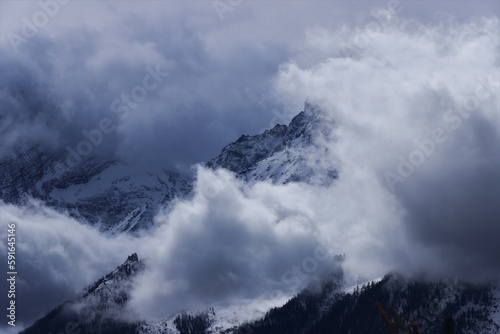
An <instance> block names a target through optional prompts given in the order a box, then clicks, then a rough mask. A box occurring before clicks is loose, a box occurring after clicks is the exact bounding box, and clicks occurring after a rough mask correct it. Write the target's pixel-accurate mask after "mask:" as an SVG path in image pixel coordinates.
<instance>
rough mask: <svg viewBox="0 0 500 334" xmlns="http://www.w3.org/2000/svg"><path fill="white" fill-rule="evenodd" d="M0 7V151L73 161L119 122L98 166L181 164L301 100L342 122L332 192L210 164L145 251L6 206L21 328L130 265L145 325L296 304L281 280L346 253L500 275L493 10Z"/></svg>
mask: <svg viewBox="0 0 500 334" xmlns="http://www.w3.org/2000/svg"><path fill="white" fill-rule="evenodd" d="M51 3H52V4H54V2H51ZM224 3H225V2H223V4H224ZM217 4H219V5H220V3H217ZM233 4H237V3H236V2H233ZM0 6H1V7H0V9H1V11H0V15H1V16H0V24H1V26H0V36H1V44H0V52H1V58H0V85H1V86H0V108H1V109H0V134H1V136H2V140H1V142H0V155H5V154H8V152H9V149H10V147H11V146H12V144H13V143H26V144H29V145H32V144H39V143H42V144H43V145H45V146H46V147H47V148H48V149H51V150H64V148H65V147H66V146H67V145H70V146H74V145H76V143H78V141H80V140H82V139H83V138H84V137H83V135H82V130H91V129H93V128H96V127H98V126H99V124H100V122H101V121H102V120H103V119H104V118H109V119H110V120H111V121H112V123H113V125H115V126H116V130H115V131H112V132H111V133H109V134H106V135H105V138H104V141H103V144H102V145H100V146H99V147H97V148H96V150H95V154H101V155H103V156H104V155H110V154H117V155H119V156H120V157H121V158H123V159H124V160H127V161H129V162H134V163H139V164H142V165H160V166H168V167H170V168H172V169H179V170H185V169H187V168H188V167H189V166H191V165H192V164H193V163H195V162H200V161H206V160H208V159H210V158H212V157H214V156H216V155H217V154H218V153H219V152H220V150H221V149H222V147H223V146H224V145H226V144H228V143H229V142H231V141H232V140H235V139H236V138H238V137H239V136H240V135H242V134H255V133H258V132H260V131H263V130H264V129H266V128H269V127H271V126H273V125H274V124H276V123H288V121H289V120H290V119H291V118H292V117H293V116H294V115H295V114H297V113H298V112H299V111H301V110H302V108H303V105H304V101H305V100H310V101H313V102H314V103H316V104H318V105H319V106H320V107H321V108H322V109H323V110H324V111H325V112H326V114H327V115H328V117H330V118H331V119H332V120H334V121H335V122H336V124H337V125H338V127H337V128H336V134H335V136H336V141H335V142H332V143H323V145H326V146H327V147H328V148H330V152H331V153H332V156H331V159H332V161H335V162H337V163H338V165H337V166H336V167H337V168H338V170H339V175H340V177H339V180H338V181H337V182H335V183H334V184H333V185H332V186H331V187H330V188H321V187H319V188H318V187H315V186H307V185H286V186H272V185H270V184H267V183H262V184H257V185H256V186H255V187H250V188H249V187H247V186H246V185H243V184H241V183H240V182H239V181H237V180H235V179H234V178H233V177H232V176H231V175H229V174H226V173H223V172H218V173H215V174H214V173H212V172H210V171H206V170H204V169H199V170H198V180H197V185H196V188H195V194H196V197H195V198H194V199H193V200H192V201H186V202H181V203H179V204H178V205H177V206H176V207H175V208H174V209H173V210H172V212H171V213H170V214H168V215H162V216H159V217H158V220H159V221H160V222H163V224H162V225H161V227H160V229H159V230H158V233H157V234H156V235H155V236H151V237H144V238H141V239H137V240H132V241H130V240H127V241H125V240H124V238H121V237H120V238H117V239H113V240H108V239H107V238H105V237H103V236H102V235H99V234H98V232H96V231H95V230H92V229H90V228H87V227H83V226H81V225H80V224H79V223H77V222H75V221H74V220H73V219H71V218H68V217H66V216H64V215H60V214H56V213H54V212H52V211H50V210H48V209H46V208H44V207H43V206H38V205H37V206H35V208H32V209H31V210H23V208H16V207H12V206H6V205H3V204H2V205H1V206H0V221H1V223H2V224H4V223H6V222H8V221H15V222H17V223H18V226H19V231H20V233H22V237H23V238H24V241H19V242H20V243H21V242H22V243H23V245H24V246H23V247H21V248H20V250H19V252H20V257H21V258H24V259H25V260H24V261H25V262H21V266H22V267H21V269H22V270H23V271H24V274H23V276H22V282H21V283H20V286H22V287H24V289H25V290H24V291H25V294H24V296H21V297H20V298H21V300H24V307H25V311H24V312H25V313H24V314H23V315H22V320H23V321H25V322H29V321H31V320H32V319H33V318H34V317H36V316H39V315H41V314H44V313H45V312H47V311H48V310H49V309H50V308H51V307H53V306H55V305H57V304H59V303H60V302H61V301H64V300H65V299H68V298H71V297H72V296H73V294H74V293H76V292H77V291H80V290H81V289H82V288H83V287H84V286H85V285H87V284H89V283H90V282H92V281H94V280H95V279H96V278H98V277H100V276H102V275H103V274H105V273H107V272H108V271H109V270H111V269H113V268H114V267H116V266H117V265H118V264H119V263H121V262H123V260H125V256H126V255H128V254H131V253H133V252H138V253H139V256H140V257H148V258H149V260H150V263H151V266H150V269H149V270H148V272H147V274H146V275H144V276H143V277H142V278H141V280H140V281H139V283H138V284H137V288H136V289H135V290H134V291H133V293H132V300H131V311H132V312H134V313H138V314H139V315H140V316H141V317H148V316H153V317H158V316H165V315H166V314H168V313H169V312H175V311H178V309H179V308H189V307H194V306H195V307H204V306H206V305H211V304H212V303H216V302H224V301H225V302H234V301H235V300H236V301H238V300H243V299H249V298H250V299H252V298H257V297H262V296H266V295H269V294H272V293H273V292H276V291H279V292H283V293H293V292H295V291H296V290H297V289H298V288H299V286H298V285H297V286H295V285H292V286H290V284H285V283H284V282H283V281H282V280H281V277H282V274H283V273H285V272H287V270H288V269H290V268H291V267H292V266H293V265H295V264H301V263H302V261H303V260H304V259H305V258H307V257H310V256H311V254H314V250H315V247H317V245H318V243H321V244H324V245H328V247H331V250H332V252H338V253H346V254H347V255H348V257H347V260H346V263H345V264H344V269H345V270H346V272H347V273H349V274H350V275H351V276H353V277H354V276H356V275H358V276H362V277H365V278H366V277H372V278H373V277H375V276H377V275H380V274H381V273H385V272H386V271H388V270H396V271H399V272H402V273H408V274H413V273H420V272H427V273H429V274H430V275H433V276H437V277H460V278H463V279H468V280H472V281H479V280H484V279H491V278H494V277H498V276H499V275H500V263H499V262H498V257H497V254H499V253H500V248H499V247H500V246H499V245H500V243H498V239H499V238H500V223H499V221H498V217H499V216H500V212H499V210H500V209H499V208H500V205H498V199H499V198H500V181H499V180H500V175H499V171H500V157H499V155H498V152H499V151H500V146H499V144H500V116H499V115H500V113H499V95H500V94H499V89H500V88H499V65H500V61H499V37H498V36H499V21H498V15H499V10H500V5H499V4H498V2H496V1H403V0H402V1H400V2H391V1H370V2H361V1H293V2H284V1H242V2H241V3H239V4H237V5H235V6H234V7H230V8H229V7H227V6H226V7H224V6H223V5H220V6H222V7H217V9H216V8H215V7H214V2H212V1H189V2H180V1H152V2H147V1H140V2H139V1H138V2H134V1H120V2H119V1H113V2H97V1H95V2H94V1H69V2H68V3H66V4H59V5H58V8H56V7H54V5H52V6H53V7H51V8H52V9H48V10H49V11H50V10H53V11H54V13H55V12H57V13H56V14H54V15H53V16H54V17H53V18H52V17H51V18H50V19H48V20H47V22H46V24H45V21H44V15H43V12H42V11H43V9H42V8H41V6H40V5H39V4H38V3H37V2H31V1H28V2H22V1H2V2H0ZM228 8H229V9H228ZM391 10H392V14H388V13H389V12H388V11H391ZM40 13H42V14H40ZM46 17H47V18H48V17H49V16H48V15H47V16H46ZM24 18H26V19H24ZM36 20H40V21H36ZM33 22H35V23H36V22H39V25H40V28H37V29H36V31H32V30H30V28H29V26H30V25H31V24H34V23H33ZM31 35H33V36H31ZM152 72H155V73H156V74H154V75H152V74H151V73H152ZM147 75H149V79H147V80H146V81H145V76H147ZM155 78H156V79H155ZM154 80H156V81H154ZM146 86H147V87H151V88H150V89H149V88H148V90H146V89H145V88H142V90H141V88H140V87H146ZM153 86H155V87H154V88H152V87H153ZM137 87H139V88H137ZM141 91H143V92H146V94H147V96H144V98H142V96H141V95H140V92H141ZM134 92H135V94H139V95H136V97H138V98H137V99H136V100H128V101H126V100H121V99H122V94H131V95H132V96H133V95H134ZM115 100H117V101H118V102H116V103H115V102H114V101H115ZM139 100H140V101H139ZM119 108H121V109H119ZM310 158H311V159H314V158H316V156H314V155H313V156H311V157H310ZM322 158H324V157H322ZM207 187H208V188H214V187H215V189H216V190H217V191H216V192H215V195H214V196H213V195H210V196H207V195H206V194H204V189H207ZM227 208H232V210H228V209H227ZM186 217H187V218H186ZM68 226H70V228H68ZM2 233H5V231H4V230H2V231H0V236H2V240H1V241H0V242H2V244H0V245H1V246H2V248H1V249H0V250H1V252H0V253H1V254H3V253H4V251H5V248H4V247H3V246H5V245H4V244H3V242H4V240H5V238H4V234H2ZM89 245H90V246H89ZM89 249H91V250H93V251H90V250H89ZM96 254H98V255H96ZM200 254H205V255H204V257H200ZM122 258H123V259H122ZM26 259H29V260H26ZM44 268H48V269H46V270H45V269H44ZM20 277H21V276H20ZM200 278H203V279H200ZM307 282H308V281H307V280H305V281H301V285H300V286H302V285H303V284H306V283H307ZM221 284H224V286H225V289H217V287H218V286H220V285H221ZM151 287H154V289H152V288H151ZM30 296H37V297H36V298H35V301H33V299H32V298H30ZM28 300H29V302H28ZM28 305H29V306H28ZM160 306H162V307H163V308H162V307H160Z"/></svg>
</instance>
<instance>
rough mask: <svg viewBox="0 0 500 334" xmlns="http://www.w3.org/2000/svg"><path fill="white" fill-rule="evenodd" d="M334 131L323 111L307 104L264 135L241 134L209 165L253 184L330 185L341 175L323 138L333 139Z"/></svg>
mask: <svg viewBox="0 0 500 334" xmlns="http://www.w3.org/2000/svg"><path fill="white" fill-rule="evenodd" d="M333 130H334V124H333V123H332V122H331V121H329V120H328V119H327V118H326V117H325V115H324V114H323V112H322V111H321V110H319V109H318V108H315V107H314V106H312V105H311V104H309V103H306V104H305V106H304V110H303V111H301V112H300V113H299V114H298V115H297V116H295V117H294V118H293V119H292V121H291V122H290V124H289V125H288V126H286V125H280V124H278V125H276V126H275V127H274V128H272V129H270V130H266V131H265V132H264V133H262V134H258V135H254V136H246V135H244V136H241V137H240V138H239V139H238V140H236V141H235V142H234V143H231V144H229V145H227V146H226V147H224V149H223V150H222V152H221V154H220V155H218V156H217V157H216V158H214V159H212V160H210V161H209V162H208V163H207V166H208V167H211V168H225V169H228V170H230V171H232V172H234V173H236V174H237V175H239V176H240V177H241V178H242V179H244V180H245V181H247V182H250V183H253V182H256V181H265V180H270V181H272V182H273V183H280V184H284V183H288V182H307V183H312V184H321V185H329V184H331V182H332V181H333V180H334V179H336V178H337V176H338V175H337V171H336V169H335V166H333V165H332V161H331V160H330V159H328V158H327V157H328V149H327V148H326V147H325V146H323V145H322V142H321V141H322V140H327V141H331V140H332V133H333Z"/></svg>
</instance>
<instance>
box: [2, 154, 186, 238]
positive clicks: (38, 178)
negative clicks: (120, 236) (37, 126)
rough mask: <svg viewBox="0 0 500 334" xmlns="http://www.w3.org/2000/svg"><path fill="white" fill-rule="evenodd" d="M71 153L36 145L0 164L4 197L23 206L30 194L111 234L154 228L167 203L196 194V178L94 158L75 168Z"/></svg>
mask: <svg viewBox="0 0 500 334" xmlns="http://www.w3.org/2000/svg"><path fill="white" fill-rule="evenodd" d="M64 159H65V155H64V154H61V155H49V154H47V153H46V152H44V151H42V150H41V149H39V148H37V147H35V148H31V149H28V150H26V151H22V152H20V154H19V155H18V156H17V157H16V158H10V159H6V160H4V161H1V162H0V178H1V179H2V184H1V185H0V199H2V200H4V201H5V202H7V203H14V204H21V203H23V201H24V200H25V198H26V197H27V196H31V197H34V198H36V199H40V200H42V201H44V202H45V203H46V204H47V205H49V206H51V207H53V208H55V209H57V210H66V211H68V212H69V213H70V214H71V215H72V216H73V217H75V218H77V219H80V220H82V221H86V222H88V223H90V224H92V225H96V226H97V227H99V228H100V229H101V230H102V231H107V232H108V233H109V234H117V233H121V232H129V231H137V230H139V229H143V228H147V227H149V226H151V225H152V223H153V217H154V215H155V214H156V212H157V210H158V208H159V207H160V206H161V205H166V204H168V203H169V202H170V201H171V200H173V199H174V198H175V197H177V196H185V195H187V194H189V193H190V191H191V187H192V179H191V178H189V177H186V176H183V175H180V174H178V173H175V172H171V171H167V170H162V169H157V170H152V171H147V170H146V171H144V170H136V169H135V168H133V167H131V166H128V165H127V164H125V163H123V162H121V161H119V160H117V159H110V160H100V159H97V158H95V157H94V158H89V159H86V160H84V161H82V162H81V163H80V164H78V165H77V166H75V167H69V166H68V165H67V164H66V163H65V161H64Z"/></svg>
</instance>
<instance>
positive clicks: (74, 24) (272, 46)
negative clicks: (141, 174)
mask: <svg viewBox="0 0 500 334" xmlns="http://www.w3.org/2000/svg"><path fill="white" fill-rule="evenodd" d="M48 3H50V5H46V6H45V9H44V8H43V7H44V6H41V5H40V4H39V3H38V2H35V1H2V2H1V4H0V6H1V7H0V9H1V10H0V15H1V16H0V19H1V20H0V37H1V52H2V58H1V60H0V61H1V62H2V64H1V70H2V76H1V79H0V80H2V85H3V86H4V87H6V86H7V87H9V88H8V89H9V92H6V93H5V94H3V95H2V96H1V97H0V98H1V99H2V106H6V107H7V106H9V107H10V108H9V110H8V111H6V110H5V109H4V110H2V115H3V117H5V114H6V113H7V114H8V115H9V116H8V117H5V119H6V120H4V121H3V124H2V130H3V137H4V138H5V139H4V140H2V143H1V147H0V154H1V153H2V152H4V153H5V151H8V147H9V145H10V144H11V143H12V142H17V143H20V142H30V140H31V142H40V141H41V139H40V138H44V140H43V141H44V142H45V143H48V144H51V145H52V147H53V146H56V147H65V146H66V145H68V144H69V145H72V146H75V145H76V143H77V142H79V141H80V140H82V139H84V137H83V135H82V134H81V131H82V130H89V131H90V130H91V129H94V128H96V127H98V125H99V121H100V120H101V119H103V118H108V117H109V118H111V119H113V122H114V124H116V125H117V127H118V128H117V130H116V131H114V132H112V133H111V134H109V135H107V136H106V138H105V140H104V142H103V144H102V145H101V146H100V147H99V148H98V149H96V150H94V153H95V154H99V153H103V152H106V154H107V153H109V150H112V151H113V152H115V153H118V154H120V156H121V157H122V158H124V159H127V160H131V161H134V162H136V163H137V162H142V163H144V164H145V165H150V164H151V163H152V162H155V163H158V164H160V165H162V166H168V167H171V168H185V167H186V166H189V165H190V164H192V163H194V162H200V161H206V160H207V159H210V158H212V157H214V156H216V155H217V154H218V153H219V152H220V150H221V148H222V147H223V146H224V145H226V144H227V143H229V142H230V141H232V140H235V139H236V138H238V137H239V136H240V135H241V134H255V133H257V132H260V131H262V130H263V129H265V128H269V127H270V126H272V125H274V124H276V123H287V122H288V121H289V120H290V119H291V117H293V116H294V115H295V114H297V113H298V112H299V111H300V110H301V108H302V106H303V101H302V102H300V103H295V104H290V103H289V101H283V99H282V98H281V97H280V96H277V95H276V94H274V90H273V86H272V85H273V84H272V83H273V80H274V78H275V76H276V75H277V73H278V71H279V68H280V65H282V64H284V63H286V62H290V61H293V62H295V63H297V64H298V65H304V66H310V65H313V64H314V63H317V62H320V61H323V60H324V59H325V56H326V55H324V54H318V52H317V51H318V50H316V52H310V51H311V50H310V49H308V46H309V45H308V43H310V36H311V35H314V34H315V31H317V30H318V29H340V28H341V27H343V26H344V25H351V26H353V27H356V26H357V27H359V28H360V29H362V30H365V29H370V27H372V26H370V24H372V23H373V22H375V24H377V23H376V22H377V21H376V19H375V16H374V15H373V11H374V10H375V11H383V10H391V9H392V11H393V12H394V13H395V14H396V15H394V16H393V18H392V19H400V18H416V19H418V20H419V21H422V22H436V21H443V20H444V21H446V20H448V21H449V20H458V21H464V20H468V19H469V18H471V17H475V16H476V17H477V16H480V15H493V14H494V13H496V12H498V5H497V4H496V2H495V1H403V0H401V1H393V2H391V1H369V2H367V1H290V2H283V1H241V2H233V3H234V4H235V5H234V6H229V5H227V4H226V5H224V4H225V3H224V2H222V5H221V2H215V1H150V2H148V1H137V2H136V1H109V2H106V1H61V4H59V3H56V5H54V3H53V2H50V1H49V2H48ZM224 6H225V7H224ZM228 6H229V7H228ZM396 12H397V13H396ZM47 13H48V14H49V15H47ZM383 15H384V14H381V16H380V15H379V16H378V22H381V24H382V25H383V24H385V23H384V20H385V19H384V16H383ZM367 27H368V28H367ZM346 42H347V43H351V44H352V42H353V41H346ZM322 58H323V59H322ZM147 66H151V67H153V68H154V67H156V66H160V68H161V70H162V71H165V72H168V73H169V75H168V77H165V79H164V80H163V81H162V82H161V83H160V84H159V85H158V87H156V88H154V89H153V90H151V91H147V96H146V97H145V98H144V100H141V101H140V103H136V104H133V108H129V109H130V113H129V114H127V116H126V117H125V119H119V118H117V116H120V117H122V116H123V115H122V113H119V112H113V111H112V108H111V105H112V103H113V101H115V99H117V98H118V99H119V98H120V96H121V95H122V94H131V91H132V89H133V88H134V87H136V86H137V85H141V84H142V81H143V78H144V76H145V75H147V74H148V72H147V71H146V69H145V68H146V67H147ZM139 93H140V92H139ZM139 93H137V94H139ZM137 96H139V95H137ZM132 103H133V101H132ZM123 105H124V103H120V104H117V105H115V107H116V108H118V106H123ZM13 118H14V119H16V121H13V122H14V123H15V124H16V125H15V126H13V125H10V126H8V125H7V124H9V121H8V120H12V119H13ZM180 143H182V145H179V144H180ZM145 148H147V149H145ZM130 157H133V158H130Z"/></svg>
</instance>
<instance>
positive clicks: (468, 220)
mask: <svg viewBox="0 0 500 334" xmlns="http://www.w3.org/2000/svg"><path fill="white" fill-rule="evenodd" d="M498 113H499V116H498V117H499V122H498V123H496V124H495V123H494V122H492V123H485V121H484V119H481V118H479V117H476V115H473V116H471V117H470V118H469V119H467V120H464V122H466V124H464V125H463V126H462V127H461V128H459V129H457V130H456V131H457V133H456V134H454V135H455V137H454V138H453V139H451V140H452V142H451V143H450V144H449V145H450V146H451V147H447V150H446V151H445V152H441V153H436V154H442V155H443V156H441V157H437V159H439V164H438V165H437V166H433V167H434V168H432V169H430V170H424V171H422V172H420V173H418V172H416V173H415V174H416V175H415V176H414V177H413V176H412V177H410V178H408V180H407V181H406V182H405V184H404V185H402V186H401V187H398V188H397V194H398V197H399V198H400V199H401V202H402V203H403V205H404V207H405V209H406V212H407V214H408V216H407V224H408V225H407V226H408V231H407V232H408V234H409V236H410V238H411V239H414V240H415V241H416V242H417V243H419V244H421V245H423V247H424V248H427V249H431V250H432V252H433V253H435V254H436V255H437V256H436V257H433V258H429V259H427V263H425V264H423V266H424V267H428V269H430V268H432V269H430V270H429V271H430V272H431V273H434V274H438V275H443V274H445V275H448V276H456V277H458V278H460V279H466V280H472V281H481V280H488V279H495V278H498V277H499V276H500V261H499V260H498V254H500V244H499V240H500V158H499V155H498V152H500V131H499V129H500V111H498ZM424 260H425V259H422V261H424Z"/></svg>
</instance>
